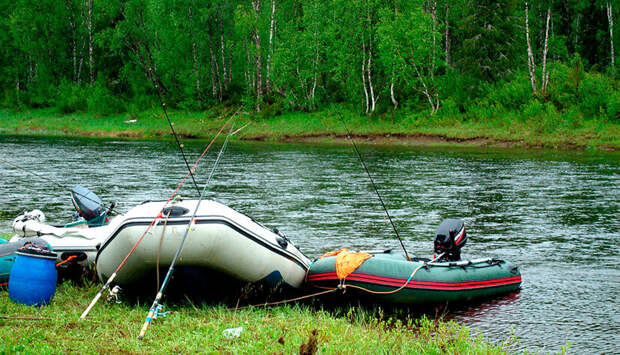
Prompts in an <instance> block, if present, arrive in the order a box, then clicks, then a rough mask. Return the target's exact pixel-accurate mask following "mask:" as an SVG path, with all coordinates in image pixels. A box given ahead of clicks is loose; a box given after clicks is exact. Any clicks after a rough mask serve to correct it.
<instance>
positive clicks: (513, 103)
mask: <svg viewBox="0 0 620 355" xmlns="http://www.w3.org/2000/svg"><path fill="white" fill-rule="evenodd" d="M488 99H489V102H490V103H491V104H495V105H502V106H503V107H506V108H509V109H513V110H515V109H518V108H519V107H521V106H522V105H524V104H526V103H528V102H529V101H530V100H531V99H532V86H531V84H530V81H529V77H528V74H527V73H525V72H521V73H519V74H518V75H516V76H515V78H513V79H512V80H510V81H507V82H506V81H503V82H499V83H497V84H496V85H494V87H493V88H491V89H490V90H489V95H488Z"/></svg>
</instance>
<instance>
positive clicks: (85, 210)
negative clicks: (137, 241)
mask: <svg viewBox="0 0 620 355" xmlns="http://www.w3.org/2000/svg"><path fill="white" fill-rule="evenodd" d="M71 202H72V203H73V206H74V207H75V210H76V211H75V215H74V217H73V220H72V221H71V222H69V223H65V224H61V225H53V224H49V223H46V217H45V214H44V213H43V212H42V211H40V210H33V211H30V212H27V211H24V212H22V213H20V214H19V215H18V216H17V217H15V219H14V220H13V224H12V226H13V237H12V238H11V239H10V242H20V241H22V240H23V239H25V238H30V237H39V238H41V239H43V240H45V241H46V242H47V243H48V244H49V245H50V246H51V247H52V249H53V250H54V252H55V253H56V254H57V255H58V260H59V261H61V260H67V259H68V258H69V257H72V256H73V257H75V258H76V261H77V262H79V263H80V264H81V265H82V266H86V265H92V264H94V262H95V256H96V254H97V245H98V244H100V243H101V242H102V241H103V240H104V239H105V238H106V237H107V236H109V235H110V233H111V232H112V231H113V230H114V228H115V225H116V223H119V222H120V221H121V220H122V218H114V219H113V220H112V222H111V221H110V219H109V217H108V214H109V212H110V211H111V210H112V209H113V205H112V206H110V207H109V208H106V207H105V206H104V204H103V202H102V201H101V199H99V197H97V195H95V194H94V193H93V192H91V191H90V190H88V189H87V188H85V187H83V186H79V185H78V186H75V187H74V188H73V189H71Z"/></svg>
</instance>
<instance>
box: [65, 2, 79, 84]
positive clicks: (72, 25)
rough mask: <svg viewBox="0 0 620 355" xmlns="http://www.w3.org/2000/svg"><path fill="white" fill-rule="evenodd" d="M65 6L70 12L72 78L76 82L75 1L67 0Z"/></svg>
mask: <svg viewBox="0 0 620 355" xmlns="http://www.w3.org/2000/svg"><path fill="white" fill-rule="evenodd" d="M65 6H66V7H67V12H69V32H70V33H71V35H70V36H71V62H72V64H73V71H72V73H71V74H72V76H71V79H72V80H73V82H74V83H75V82H77V38H76V33H75V30H76V25H75V16H74V13H73V3H72V2H71V0H66V2H65Z"/></svg>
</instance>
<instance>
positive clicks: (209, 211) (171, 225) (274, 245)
mask: <svg viewBox="0 0 620 355" xmlns="http://www.w3.org/2000/svg"><path fill="white" fill-rule="evenodd" d="M196 203H197V200H184V201H180V202H177V203H176V204H175V206H176V207H175V208H184V209H185V211H186V212H185V213H184V214H182V215H181V214H179V215H175V216H173V215H171V216H170V217H168V219H167V221H166V218H165V216H164V217H163V218H162V219H160V220H159V222H158V223H157V224H156V225H155V226H154V227H152V228H151V230H150V231H149V232H148V233H147V234H146V235H145V236H144V238H143V240H142V242H141V243H140V244H139V245H138V247H137V248H136V250H135V251H134V253H133V254H132V255H131V257H130V258H129V259H128V260H127V263H126V264H125V265H124V267H123V268H122V269H121V270H120V271H119V273H118V275H117V277H116V279H115V283H118V284H120V285H132V284H134V283H136V282H137V281H139V280H142V279H143V278H144V277H149V276H153V275H154V272H155V271H154V270H155V268H156V263H157V255H158V253H159V255H160V257H159V258H160V259H159V266H160V270H162V271H165V270H167V267H168V266H169V265H170V262H171V261H172V259H173V257H174V254H175V253H176V251H177V249H178V247H179V245H180V242H181V238H182V237H183V235H184V233H185V231H186V229H187V225H188V222H189V218H190V217H191V215H192V213H193V211H194V209H195V207H196ZM163 206H164V202H149V203H144V204H142V205H139V206H137V207H135V208H133V209H132V210H130V211H129V212H128V213H127V214H126V215H124V218H123V221H122V222H121V223H118V224H117V225H116V227H115V230H114V231H113V232H112V233H111V234H110V237H108V238H107V239H106V240H105V241H104V242H103V243H102V244H101V248H100V251H99V255H98V256H97V260H96V264H97V272H98V274H99V277H100V278H101V279H102V280H103V281H105V280H107V278H108V277H109V276H110V275H111V274H112V273H113V272H114V270H115V269H116V268H117V267H118V265H120V263H121V261H122V260H123V259H124V258H125V256H126V255H127V254H128V253H129V251H130V250H131V248H132V247H133V246H134V245H135V244H136V242H137V241H138V240H139V238H140V237H141V236H142V235H143V234H144V232H145V230H146V229H147V227H148V225H149V224H150V223H151V222H152V221H153V219H154V218H155V216H157V215H158V214H159V212H160V211H161V210H162V208H163ZM164 222H165V224H166V226H165V233H164V235H163V237H162V232H163V231H164ZM160 243H161V247H160ZM309 263H310V260H309V259H308V258H307V257H306V256H304V255H303V254H302V253H301V252H300V251H299V250H298V249H297V248H296V247H295V246H293V245H292V244H291V243H290V242H286V241H285V240H284V239H283V238H282V237H281V236H279V235H277V234H275V233H274V232H272V231H270V230H268V229H266V228H264V227H263V226H261V225H260V224H258V223H256V222H255V221H253V220H252V219H250V218H249V217H247V216H245V215H243V214H241V213H238V212H236V211H234V210H232V209H231V208H229V207H227V206H225V205H222V204H220V203H217V202H215V201H210V200H207V201H202V203H201V204H200V207H199V210H198V213H197V214H196V218H195V223H194V224H193V225H192V227H191V229H190V232H189V234H188V236H187V239H186V240H185V244H184V247H183V251H182V252H181V255H180V258H179V260H178V261H177V264H176V266H179V267H183V266H190V267H204V268H208V269H212V270H217V271H220V272H223V273H225V274H228V275H229V276H231V277H233V278H235V279H238V280H241V281H248V282H257V281H261V280H265V281H267V282H269V283H277V282H279V281H282V282H284V283H286V284H288V285H291V286H293V287H299V286H301V284H302V282H303V280H304V278H305V275H306V270H307V268H308V265H309Z"/></svg>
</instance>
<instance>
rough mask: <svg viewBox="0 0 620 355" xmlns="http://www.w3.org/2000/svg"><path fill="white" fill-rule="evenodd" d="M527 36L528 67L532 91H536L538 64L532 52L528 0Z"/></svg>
mask: <svg viewBox="0 0 620 355" xmlns="http://www.w3.org/2000/svg"><path fill="white" fill-rule="evenodd" d="M525 38H526V40H527V67H528V70H529V72H530V81H531V82H532V92H533V93H536V65H535V64H534V53H533V52H532V44H531V42H530V23H529V17H528V6H527V1H526V2H525Z"/></svg>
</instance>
